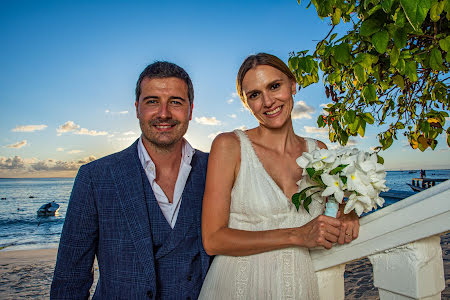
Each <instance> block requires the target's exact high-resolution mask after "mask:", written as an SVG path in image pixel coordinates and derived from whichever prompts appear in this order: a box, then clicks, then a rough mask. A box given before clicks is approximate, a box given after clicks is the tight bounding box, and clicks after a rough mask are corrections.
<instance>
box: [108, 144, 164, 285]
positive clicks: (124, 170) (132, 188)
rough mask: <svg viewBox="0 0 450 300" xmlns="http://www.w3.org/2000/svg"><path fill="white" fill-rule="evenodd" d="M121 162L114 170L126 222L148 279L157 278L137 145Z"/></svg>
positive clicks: (127, 150)
mask: <svg viewBox="0 0 450 300" xmlns="http://www.w3.org/2000/svg"><path fill="white" fill-rule="evenodd" d="M122 153H123V155H122V157H121V158H119V159H118V160H117V163H116V164H115V165H114V166H111V174H112V178H113V180H114V182H115V186H116V190H117V195H118V197H119V199H120V204H121V206H122V210H123V215H124V217H125V218H126V220H127V223H128V228H129V230H130V234H131V239H132V240H133V242H134V245H135V247H136V253H137V255H138V257H139V259H140V261H141V263H142V265H143V266H144V269H145V270H146V272H147V274H148V275H149V276H150V277H149V278H155V264H154V259H153V241H152V237H151V230H150V221H149V216H148V210H147V203H146V199H145V193H144V188H143V185H142V176H141V170H140V168H142V166H141V163H140V161H139V157H138V154H137V141H136V142H135V143H133V145H131V146H130V147H129V148H127V149H125V150H124V151H123V152H122Z"/></svg>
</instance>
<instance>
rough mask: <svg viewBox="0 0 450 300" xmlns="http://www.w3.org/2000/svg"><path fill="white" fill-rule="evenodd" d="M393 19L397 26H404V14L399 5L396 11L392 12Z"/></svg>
mask: <svg viewBox="0 0 450 300" xmlns="http://www.w3.org/2000/svg"><path fill="white" fill-rule="evenodd" d="M394 21H395V25H397V26H398V27H404V26H405V24H406V22H407V21H406V15H405V12H404V11H403V9H402V8H401V7H399V8H398V9H397V11H396V12H395V14H394Z"/></svg>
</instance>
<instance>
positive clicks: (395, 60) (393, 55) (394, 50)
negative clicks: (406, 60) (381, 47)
mask: <svg viewBox="0 0 450 300" xmlns="http://www.w3.org/2000/svg"><path fill="white" fill-rule="evenodd" d="M399 56H400V50H398V48H397V47H396V46H394V47H392V49H391V53H390V56H389V59H390V60H391V65H393V66H396V65H397V63H398V57H399Z"/></svg>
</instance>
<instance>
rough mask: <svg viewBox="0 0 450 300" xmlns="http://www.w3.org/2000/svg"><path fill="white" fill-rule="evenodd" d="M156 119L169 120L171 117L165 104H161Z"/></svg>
mask: <svg viewBox="0 0 450 300" xmlns="http://www.w3.org/2000/svg"><path fill="white" fill-rule="evenodd" d="M158 117H159V118H161V119H170V118H171V117H172V115H171V113H170V109H169V105H168V104H167V103H161V106H160V107H159V111H158Z"/></svg>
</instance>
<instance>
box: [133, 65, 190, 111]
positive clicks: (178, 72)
mask: <svg viewBox="0 0 450 300" xmlns="http://www.w3.org/2000/svg"><path fill="white" fill-rule="evenodd" d="M169 77H175V78H179V79H181V80H183V81H184V82H186V85H187V87H188V97H189V103H190V104H192V103H193V102H194V87H193V86H192V81H191V78H190V77H189V75H188V73H186V71H185V70H184V69H183V68H182V67H180V66H177V65H176V64H173V63H170V62H167V61H156V62H154V63H152V64H150V65H148V66H147V67H146V68H145V69H144V71H142V73H141V75H140V76H139V79H138V81H137V83H136V101H137V102H139V97H140V96H141V83H142V80H144V78H149V79H152V78H169Z"/></svg>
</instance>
